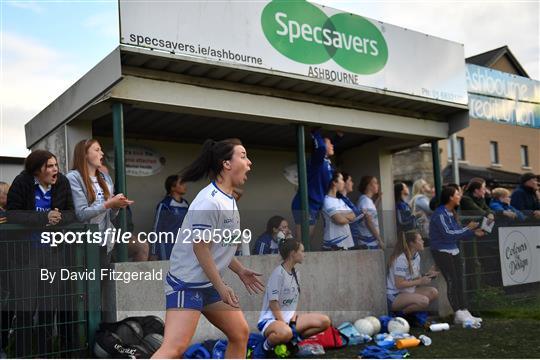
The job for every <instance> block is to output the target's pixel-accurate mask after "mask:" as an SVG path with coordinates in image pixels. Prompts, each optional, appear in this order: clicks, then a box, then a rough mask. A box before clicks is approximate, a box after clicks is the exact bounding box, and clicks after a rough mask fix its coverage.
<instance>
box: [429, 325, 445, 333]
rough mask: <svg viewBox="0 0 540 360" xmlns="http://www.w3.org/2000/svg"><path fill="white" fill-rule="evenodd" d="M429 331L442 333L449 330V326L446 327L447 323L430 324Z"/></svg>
mask: <svg viewBox="0 0 540 360" xmlns="http://www.w3.org/2000/svg"><path fill="white" fill-rule="evenodd" d="M429 330H431V331H433V332H437V331H443V330H450V325H448V323H437V324H431V325H430V326H429Z"/></svg>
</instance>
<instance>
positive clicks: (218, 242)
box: [165, 182, 242, 293]
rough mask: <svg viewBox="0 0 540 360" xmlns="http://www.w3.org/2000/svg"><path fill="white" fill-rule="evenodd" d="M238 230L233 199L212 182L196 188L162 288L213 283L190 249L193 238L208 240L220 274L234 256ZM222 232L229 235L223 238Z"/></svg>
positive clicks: (238, 234)
mask: <svg viewBox="0 0 540 360" xmlns="http://www.w3.org/2000/svg"><path fill="white" fill-rule="evenodd" d="M240 233H241V231H240V214H239V212H238V208H237V206H236V201H235V199H234V198H233V197H232V196H231V195H228V194H225V193H224V192H223V191H221V190H220V189H219V188H218V187H217V185H216V184H215V183H214V182H212V183H210V184H209V185H208V186H206V187H205V188H204V189H202V190H201V191H199V193H198V194H197V196H196V197H195V199H194V200H193V202H192V203H191V205H190V206H189V209H188V212H187V214H186V217H185V218H184V222H183V223H182V228H181V229H180V232H179V233H178V236H177V238H176V243H175V244H174V247H173V249H172V252H171V258H170V270H169V273H168V274H167V277H166V279H165V292H167V293H168V292H172V291H174V290H178V289H179V288H202V287H209V286H212V283H211V282H210V280H209V279H208V277H207V276H206V274H205V273H204V270H203V268H202V267H201V265H200V264H199V261H198V259H197V257H196V256H195V253H194V252H193V244H194V241H196V240H197V239H199V238H202V239H206V240H211V247H210V253H211V255H212V258H213V259H214V262H215V263H216V267H217V269H218V271H219V272H220V274H222V272H223V270H225V269H226V268H227V267H228V266H229V264H230V263H231V261H232V260H233V257H234V254H235V252H236V249H237V247H238V244H239V242H240V241H241V239H242V237H241V236H240ZM224 236H229V238H228V239H224V238H223V237H224ZM173 288H174V289H173Z"/></svg>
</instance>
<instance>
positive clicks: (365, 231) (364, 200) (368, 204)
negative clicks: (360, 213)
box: [357, 195, 380, 238]
mask: <svg viewBox="0 0 540 360" xmlns="http://www.w3.org/2000/svg"><path fill="white" fill-rule="evenodd" d="M357 208H358V209H360V210H365V211H366V213H367V214H368V215H370V216H371V220H372V222H373V225H374V226H375V228H376V229H378V230H379V231H380V228H379V214H378V213H377V207H376V206H375V203H374V202H373V200H372V199H371V198H370V197H369V196H367V195H362V196H360V198H359V199H358V205H357ZM360 235H361V236H362V237H365V238H371V237H373V236H374V235H373V234H372V233H371V231H369V228H368V227H367V225H366V222H365V221H364V222H362V223H361V224H360Z"/></svg>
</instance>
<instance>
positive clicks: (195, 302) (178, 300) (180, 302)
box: [165, 286, 221, 311]
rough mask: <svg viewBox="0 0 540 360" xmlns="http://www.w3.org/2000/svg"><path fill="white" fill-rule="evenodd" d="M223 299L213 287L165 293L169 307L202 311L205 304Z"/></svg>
mask: <svg viewBox="0 0 540 360" xmlns="http://www.w3.org/2000/svg"><path fill="white" fill-rule="evenodd" d="M218 301H221V296H219V293H218V292H217V290H216V289H215V288H214V287H213V286H210V287H205V288H186V289H183V290H178V291H174V292H172V293H170V294H167V295H165V303H166V306H165V307H166V308H167V309H193V310H198V311H201V310H202V309H203V308H204V307H205V306H208V305H210V304H213V303H216V302H218Z"/></svg>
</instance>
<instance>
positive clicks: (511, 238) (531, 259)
mask: <svg viewBox="0 0 540 360" xmlns="http://www.w3.org/2000/svg"><path fill="white" fill-rule="evenodd" d="M499 253H500V258H501V275H502V280H503V285H504V286H510V285H519V284H527V283H532V282H537V281H540V226H519V227H518V226H516V227H501V228H499Z"/></svg>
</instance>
